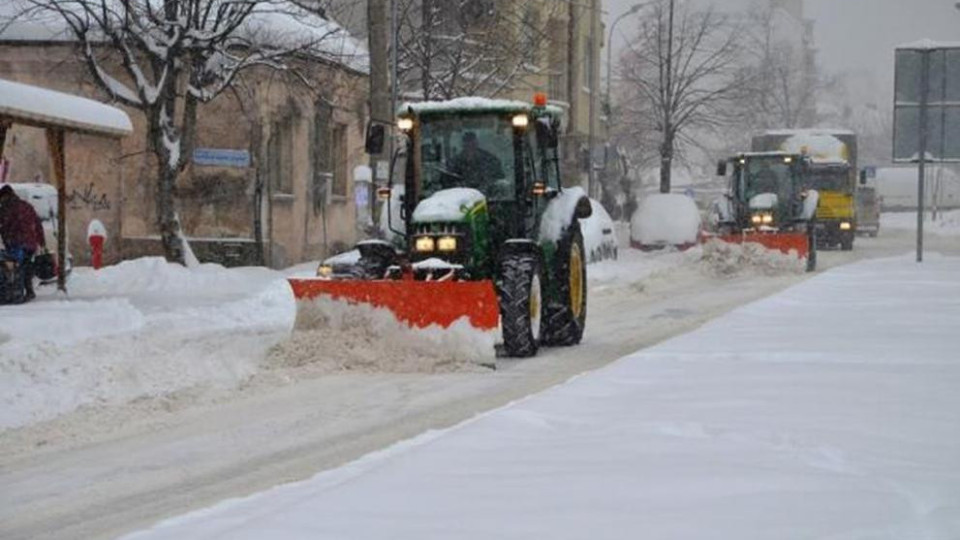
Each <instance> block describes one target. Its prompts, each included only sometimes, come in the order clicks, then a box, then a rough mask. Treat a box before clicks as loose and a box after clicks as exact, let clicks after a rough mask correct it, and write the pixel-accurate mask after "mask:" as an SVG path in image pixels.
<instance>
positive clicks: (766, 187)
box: [739, 156, 795, 203]
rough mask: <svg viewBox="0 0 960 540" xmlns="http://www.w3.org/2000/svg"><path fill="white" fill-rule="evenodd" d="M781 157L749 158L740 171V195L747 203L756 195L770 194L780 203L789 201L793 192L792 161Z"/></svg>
mask: <svg viewBox="0 0 960 540" xmlns="http://www.w3.org/2000/svg"><path fill="white" fill-rule="evenodd" d="M787 159H789V158H784V157H782V156H770V157H766V156H764V157H751V158H748V159H747V160H746V164H745V165H743V166H742V167H741V169H740V178H739V181H740V193H741V194H742V195H743V200H744V202H747V203H749V202H750V200H751V199H753V198H754V197H756V196H757V195H760V194H764V193H772V194H774V195H776V196H777V199H778V200H779V201H781V202H783V201H789V200H790V199H791V198H792V197H793V195H794V193H795V191H794V185H793V182H794V175H793V166H792V161H788V160H787Z"/></svg>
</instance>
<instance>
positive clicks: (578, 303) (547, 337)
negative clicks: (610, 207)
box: [543, 223, 587, 346]
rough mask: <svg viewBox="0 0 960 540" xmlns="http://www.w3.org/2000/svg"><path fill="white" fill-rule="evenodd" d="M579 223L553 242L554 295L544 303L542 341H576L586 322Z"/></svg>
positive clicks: (585, 293)
mask: <svg viewBox="0 0 960 540" xmlns="http://www.w3.org/2000/svg"><path fill="white" fill-rule="evenodd" d="M586 261H587V260H586V257H584V250H583V236H582V235H581V234H580V226H579V225H578V224H576V223H575V224H574V225H572V226H571V227H570V228H569V229H567V233H566V234H565V235H564V237H563V238H562V239H561V240H560V242H559V243H558V244H557V255H556V262H555V265H554V269H553V272H554V274H553V278H554V281H555V283H556V284H557V287H556V290H557V295H556V297H555V298H553V299H552V300H551V301H550V302H548V303H547V305H546V306H545V308H546V309H545V312H544V317H545V319H544V320H545V322H546V325H545V328H544V336H543V338H544V339H543V342H544V344H545V345H559V346H569V345H576V344H577V343H580V340H581V339H582V338H583V328H584V326H585V324H586V322H587V265H586Z"/></svg>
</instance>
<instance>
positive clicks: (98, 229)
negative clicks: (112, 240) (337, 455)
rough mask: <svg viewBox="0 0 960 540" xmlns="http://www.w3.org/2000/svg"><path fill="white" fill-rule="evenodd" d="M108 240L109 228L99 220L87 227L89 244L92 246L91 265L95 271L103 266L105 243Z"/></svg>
mask: <svg viewBox="0 0 960 540" xmlns="http://www.w3.org/2000/svg"><path fill="white" fill-rule="evenodd" d="M106 240H107V228H106V227H104V226H103V223H101V222H100V220H99V219H95V220H93V221H91V222H90V225H88V226H87V242H88V243H89V244H90V263H91V264H92V265H93V269H94V270H99V269H100V268H101V267H102V266H103V243H104V242H106Z"/></svg>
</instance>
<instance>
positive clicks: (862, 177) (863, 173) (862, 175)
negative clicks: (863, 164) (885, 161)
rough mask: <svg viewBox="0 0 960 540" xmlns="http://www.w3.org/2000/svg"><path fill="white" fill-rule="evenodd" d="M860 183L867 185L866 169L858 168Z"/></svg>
mask: <svg viewBox="0 0 960 540" xmlns="http://www.w3.org/2000/svg"><path fill="white" fill-rule="evenodd" d="M860 185H861V186H865V185H867V170H866V169H860Z"/></svg>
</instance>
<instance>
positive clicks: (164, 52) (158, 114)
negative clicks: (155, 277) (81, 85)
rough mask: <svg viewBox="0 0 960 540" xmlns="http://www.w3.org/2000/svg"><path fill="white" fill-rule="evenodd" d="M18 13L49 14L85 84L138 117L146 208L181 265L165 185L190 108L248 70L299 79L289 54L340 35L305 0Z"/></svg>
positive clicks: (172, 182) (61, 3)
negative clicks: (151, 160)
mask: <svg viewBox="0 0 960 540" xmlns="http://www.w3.org/2000/svg"><path fill="white" fill-rule="evenodd" d="M20 2H21V4H22V7H23V11H22V12H21V15H20V16H22V17H31V16H43V15H47V14H55V15H56V16H57V17H58V18H59V19H61V20H62V21H63V23H65V24H66V26H67V27H68V29H69V32H70V34H72V37H73V38H75V40H76V42H77V43H78V45H79V48H80V50H81V55H82V58H83V61H84V62H85V63H86V65H87V68H88V71H89V72H90V74H91V75H92V78H93V80H94V81H95V83H96V84H97V85H98V86H99V87H100V88H101V89H102V90H103V91H104V92H106V93H107V94H108V95H109V96H111V97H112V98H113V99H114V100H116V101H117V102H119V103H121V104H123V105H126V106H128V107H132V108H135V109H139V110H140V111H142V112H143V113H144V115H145V117H146V120H147V132H148V133H147V141H148V149H149V151H150V152H152V153H153V154H154V155H155V156H156V158H157V181H158V182H157V184H158V185H157V192H156V207H157V219H158V226H159V229H160V236H161V240H162V243H163V249H164V254H165V255H166V257H167V259H169V260H171V261H178V262H183V260H184V247H183V245H182V240H181V238H182V237H181V232H180V223H179V220H178V217H177V211H176V200H175V186H176V182H177V178H178V176H179V175H180V173H181V172H182V171H183V170H184V168H185V167H186V166H187V164H188V162H189V159H190V156H191V155H192V153H193V148H194V137H195V133H196V127H197V108H198V106H200V104H202V103H206V102H209V101H211V100H213V99H214V98H216V97H217V96H219V95H220V94H221V93H223V92H224V91H226V90H227V89H229V88H231V87H232V85H233V84H234V83H235V81H236V80H237V78H238V76H239V75H240V74H241V73H242V72H244V71H245V70H248V69H250V68H254V67H257V66H265V67H268V68H271V69H276V70H283V71H285V72H287V73H289V74H291V75H292V76H293V77H295V78H297V79H300V80H302V81H303V82H308V81H307V80H306V78H305V77H304V76H303V74H302V73H301V72H300V70H299V69H298V68H297V65H298V64H297V62H294V61H292V60H293V59H294V58H296V57H297V56H298V55H301V54H309V55H311V56H315V55H317V54H321V55H325V56H329V55H332V54H337V52H336V47H333V46H331V44H332V43H335V42H336V41H337V40H341V41H342V40H343V39H344V37H345V36H344V34H345V32H344V31H343V30H342V29H341V28H340V27H339V26H337V25H335V24H331V23H327V22H325V21H324V20H323V16H324V11H323V9H322V6H321V5H320V4H319V3H318V2H315V1H309V0H301V1H300V2H289V1H280V0H20Z"/></svg>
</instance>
